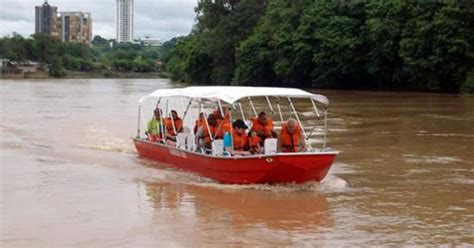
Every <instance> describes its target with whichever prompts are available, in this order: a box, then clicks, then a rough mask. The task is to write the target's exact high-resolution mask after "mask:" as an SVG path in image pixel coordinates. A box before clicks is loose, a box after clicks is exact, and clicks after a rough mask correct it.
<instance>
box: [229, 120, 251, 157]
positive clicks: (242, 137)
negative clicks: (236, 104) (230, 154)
mask: <svg viewBox="0 0 474 248" xmlns="http://www.w3.org/2000/svg"><path fill="white" fill-rule="evenodd" d="M232 127H233V128H234V130H233V132H232V142H233V147H234V154H236V155H248V154H250V152H248V150H249V140H248V136H247V133H246V132H245V130H246V129H247V128H248V127H247V125H245V122H244V121H243V120H240V119H237V120H235V121H234V123H232Z"/></svg>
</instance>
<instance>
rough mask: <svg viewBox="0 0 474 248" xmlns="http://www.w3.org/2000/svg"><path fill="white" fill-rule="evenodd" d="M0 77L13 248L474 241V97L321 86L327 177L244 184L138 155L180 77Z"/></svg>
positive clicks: (3, 193) (3, 225)
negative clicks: (153, 100) (136, 143)
mask: <svg viewBox="0 0 474 248" xmlns="http://www.w3.org/2000/svg"><path fill="white" fill-rule="evenodd" d="M0 86H1V87H0V97H1V124H0V135H1V136H0V137H1V140H0V147H1V154H0V155H1V167H0V169H1V178H0V238H1V239H0V246H1V247H223V246H230V247H254V246H258V247H262V246H263V247H288V246H296V247H339V246H395V247H397V246H437V245H447V246H463V247H469V246H471V247H472V246H473V245H474V231H473V230H474V229H473V226H474V97H472V96H471V97H469V96H460V95H442V94H420V93H384V92H349V91H319V90H315V92H317V93H321V94H324V95H326V96H328V97H329V99H330V102H331V103H330V106H329V119H328V124H329V133H328V145H329V146H330V147H332V148H333V149H336V150H340V151H341V154H340V155H339V156H338V157H337V159H336V162H335V164H334V165H333V167H332V169H331V170H330V173H329V175H328V177H327V178H326V179H325V180H324V181H323V182H322V183H319V184H318V183H306V184H303V185H295V184H283V185H246V186H241V185H222V184H219V183H216V182H214V181H212V180H209V179H206V178H202V177H199V176H196V175H194V174H191V173H187V172H183V171H179V170H177V169H173V168H169V167H167V166H166V165H163V164H159V163H155V162H152V161H147V160H145V159H140V158H138V157H137V155H136V151H135V148H134V147H133V144H132V142H131V137H133V136H134V135H135V134H136V122H137V101H138V99H139V98H140V97H141V96H143V95H145V94H147V93H149V92H151V91H153V90H155V89H157V88H171V87H177V86H178V85H173V84H171V83H169V81H168V80H165V79H153V80H150V79H146V80H142V79H140V80H137V79H127V80H117V79H100V80H99V79H98V80H79V79H78V80H22V81H10V80H0ZM306 111H311V108H309V107H308V109H307V110H306ZM303 114H304V113H303ZM147 118H148V116H147ZM308 121H309V120H306V121H305V122H308ZM316 134H317V135H316V136H317V137H315V140H318V139H320V138H321V137H320V135H319V134H318V133H317V132H316ZM318 135H319V136H318Z"/></svg>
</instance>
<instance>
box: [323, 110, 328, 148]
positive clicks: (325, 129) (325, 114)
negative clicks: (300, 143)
mask: <svg viewBox="0 0 474 248" xmlns="http://www.w3.org/2000/svg"><path fill="white" fill-rule="evenodd" d="M327 132H328V107H327V106H326V107H325V109H324V138H323V148H326V133H327Z"/></svg>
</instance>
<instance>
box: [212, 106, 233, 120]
mask: <svg viewBox="0 0 474 248" xmlns="http://www.w3.org/2000/svg"><path fill="white" fill-rule="evenodd" d="M222 112H223V113H224V116H222V113H221V110H220V108H217V109H216V110H214V112H213V114H214V115H215V116H216V119H217V121H218V122H219V121H226V122H230V114H229V112H230V108H229V107H222Z"/></svg>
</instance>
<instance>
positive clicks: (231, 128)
mask: <svg viewBox="0 0 474 248" xmlns="http://www.w3.org/2000/svg"><path fill="white" fill-rule="evenodd" d="M232 105H233V104H232ZM229 123H230V147H231V153H232V154H233V153H234V127H232V111H229ZM222 138H224V137H222Z"/></svg>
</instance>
